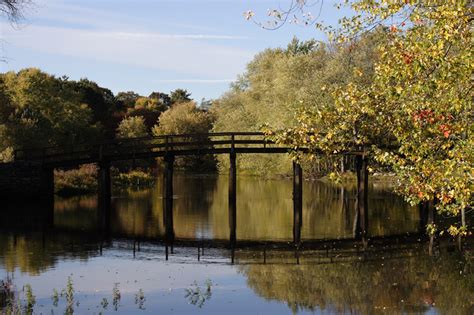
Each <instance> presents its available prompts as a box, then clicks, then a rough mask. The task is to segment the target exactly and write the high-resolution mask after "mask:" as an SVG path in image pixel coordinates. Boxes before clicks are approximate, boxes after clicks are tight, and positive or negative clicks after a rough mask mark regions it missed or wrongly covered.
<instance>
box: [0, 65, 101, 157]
mask: <svg viewBox="0 0 474 315" xmlns="http://www.w3.org/2000/svg"><path fill="white" fill-rule="evenodd" d="M0 82H2V84H1V86H0V88H1V90H3V92H2V93H0V94H1V95H3V96H2V97H6V102H5V103H2V107H3V108H4V110H3V109H2V111H1V115H2V118H1V119H0V125H1V126H0V130H3V131H2V138H1V139H0V140H1V142H2V146H3V147H11V148H13V149H19V148H31V147H42V146H51V145H59V146H70V145H73V144H75V143H83V142H88V141H91V139H95V138H97V136H98V135H99V132H100V127H99V126H97V125H95V124H93V123H92V111H91V110H90V108H89V106H88V105H87V104H84V103H81V102H80V101H79V95H78V94H77V93H75V91H71V90H69V91H65V90H64V89H62V87H63V82H62V80H59V79H57V78H56V77H54V76H51V75H49V74H47V73H44V72H42V71H40V70H38V69H35V68H29V69H24V70H21V71H19V72H18V73H15V72H7V73H5V74H0Z"/></svg>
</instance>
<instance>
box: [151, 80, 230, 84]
mask: <svg viewBox="0 0 474 315" xmlns="http://www.w3.org/2000/svg"><path fill="white" fill-rule="evenodd" d="M233 81H235V80H232V79H215V80H214V79H212V80H206V79H176V80H175V79H163V80H155V81H154V82H157V83H203V84H214V83H230V82H233Z"/></svg>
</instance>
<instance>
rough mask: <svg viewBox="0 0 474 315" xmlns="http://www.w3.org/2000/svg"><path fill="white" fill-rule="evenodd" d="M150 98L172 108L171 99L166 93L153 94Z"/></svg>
mask: <svg viewBox="0 0 474 315" xmlns="http://www.w3.org/2000/svg"><path fill="white" fill-rule="evenodd" d="M148 98H151V99H156V100H158V101H159V102H160V103H161V104H163V105H164V106H165V107H170V106H171V103H172V102H171V97H170V96H169V95H168V94H166V93H161V92H152V93H151V94H150V95H149V96H148Z"/></svg>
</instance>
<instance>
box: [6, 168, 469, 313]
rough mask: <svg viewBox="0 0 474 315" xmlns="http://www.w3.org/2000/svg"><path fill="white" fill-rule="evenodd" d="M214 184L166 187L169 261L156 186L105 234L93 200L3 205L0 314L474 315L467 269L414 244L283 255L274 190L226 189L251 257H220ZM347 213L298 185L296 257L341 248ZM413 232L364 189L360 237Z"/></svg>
mask: <svg viewBox="0 0 474 315" xmlns="http://www.w3.org/2000/svg"><path fill="white" fill-rule="evenodd" d="M227 183H228V178H227V177H225V176H210V175H209V176H197V175H194V176H190V175H184V174H177V175H176V176H175V180H174V196H173V225H174V234H175V239H176V244H175V245H174V248H173V249H172V251H171V249H168V248H167V247H165V246H164V243H163V242H162V240H163V238H164V236H165V230H166V229H165V227H164V223H163V207H162V204H163V200H162V197H161V192H162V182H161V181H160V180H159V181H158V182H157V183H156V185H155V186H154V187H153V188H151V189H142V190H139V191H132V190H129V191H114V194H113V199H112V210H111V212H110V215H109V216H108V218H107V220H105V221H106V222H107V224H106V225H107V226H106V228H104V220H103V219H101V215H100V212H99V211H98V210H97V198H96V196H94V195H92V196H79V197H69V198H60V197H56V200H55V204H54V212H52V211H51V212H48V211H47V210H44V209H40V207H39V206H38V205H34V204H28V203H26V204H25V203H23V202H18V203H14V204H9V205H6V206H5V207H3V210H2V212H1V213H0V215H1V217H0V218H1V223H0V232H1V233H0V280H2V281H3V287H4V288H8V289H0V311H3V312H6V310H7V308H8V306H7V304H8V303H10V304H12V302H11V300H14V303H13V304H15V305H18V301H17V300H18V297H19V298H20V304H21V307H24V308H28V301H27V298H26V297H25V296H26V295H27V294H26V292H27V291H28V286H27V285H30V286H31V288H32V291H33V295H34V296H35V303H34V305H31V297H30V299H29V301H30V306H31V308H33V309H34V313H35V314H36V313H37V314H39V313H43V314H45V313H48V314H50V313H55V314H57V313H64V312H65V311H66V312H67V311H69V312H70V313H71V312H72V311H74V313H75V314H94V313H95V314H99V313H102V314H106V313H116V312H119V313H121V314H140V313H144V314H145V313H150V314H190V313H201V314H224V313H226V314H243V313H246V314H292V313H298V314H323V313H324V314H327V313H330V314H333V313H356V314H359V313H360V314H367V313H380V314H385V313H393V314H395V313H410V312H414V313H425V312H427V313H443V314H444V313H453V314H454V313H455V314H472V313H474V279H473V276H472V271H473V270H472V268H473V262H474V261H473V260H472V258H470V256H469V255H466V254H465V255H461V254H459V253H458V252H456V250H453V246H451V245H450V244H447V245H446V246H441V245H440V246H439V248H438V250H437V251H436V255H435V256H434V257H430V256H428V255H427V248H426V244H425V243H424V242H410V243H407V244H404V243H401V244H399V243H395V244H394V243H391V244H390V245H387V246H383V247H369V249H368V250H367V251H360V250H358V249H357V250H351V248H350V246H349V248H347V247H344V248H339V249H333V248H331V247H328V248H327V249H326V250H321V249H318V250H316V249H307V250H301V251H298V252H295V251H294V250H293V249H292V248H291V246H290V245H288V244H291V241H292V237H293V236H292V235H293V234H292V233H293V232H292V231H293V209H292V206H293V203H292V183H291V181H288V180H283V179H278V180H264V179H258V178H255V177H239V178H238V182H237V242H239V241H241V242H248V243H249V244H251V243H252V242H254V243H259V244H260V245H259V246H258V247H252V246H245V247H242V248H240V247H239V248H237V249H236V250H235V252H233V253H231V252H232V251H231V250H230V249H228V248H226V246H225V243H226V240H228V237H229V223H228V213H227V211H228V206H227V203H228V199H227ZM354 202H355V187H354V186H353V185H350V184H348V185H344V186H337V185H335V184H331V183H325V182H320V181H315V182H305V183H304V187H303V225H302V232H301V238H302V241H303V244H305V243H308V244H309V243H312V242H316V241H318V240H334V241H341V240H346V239H351V238H352V235H353V226H354ZM418 226H419V213H418V209H417V208H416V207H411V206H409V205H408V204H406V203H405V202H404V201H403V200H402V199H400V198H399V197H398V196H396V195H394V194H393V193H391V190H390V187H389V185H387V184H384V183H377V182H375V183H371V184H370V190H369V235H370V236H371V237H388V236H393V235H399V236H403V235H413V233H416V232H417V231H418ZM180 241H181V243H180ZM214 244H216V245H215V246H214ZM217 244H219V245H217ZM222 244H224V245H222ZM278 244H280V245H278ZM282 244H283V245H284V244H287V245H288V246H286V247H285V246H282ZM329 244H331V243H330V242H329ZM277 245H278V246H277ZM168 250H169V253H168V256H167V255H166V252H167V251H168ZM231 256H233V259H231ZM68 279H70V285H69V290H68V289H67V281H68ZM72 288H73V289H74V294H72V295H71V292H72V291H71V289H72ZM63 289H65V290H64V291H63V294H61V291H62V290H63ZM54 290H56V291H57V292H58V293H57V295H56V294H55V293H54ZM68 291H69V294H68ZM71 296H72V298H71ZM9 301H10V302H9ZM10 307H12V306H10ZM13 307H18V306H13Z"/></svg>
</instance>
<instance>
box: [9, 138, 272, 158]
mask: <svg viewBox="0 0 474 315" xmlns="http://www.w3.org/2000/svg"><path fill="white" fill-rule="evenodd" d="M264 135H265V134H264V133H262V132H240V131H238V132H215V133H193V134H167V135H158V136H147V137H136V138H120V139H110V140H106V141H101V142H93V143H82V144H75V145H69V146H66V147H61V146H48V147H41V148H26V149H17V150H15V151H14V157H15V160H28V158H27V156H30V157H31V158H32V159H44V158H48V157H54V156H63V155H64V156H66V155H68V154H69V155H71V154H81V153H82V154H86V153H88V152H93V151H96V152H99V151H101V150H103V149H106V150H107V149H108V147H109V148H110V146H120V145H125V146H126V147H129V145H136V144H137V143H139V144H142V146H145V147H146V144H149V143H152V142H153V141H156V140H158V141H159V140H164V142H158V143H154V144H153V145H152V147H154V148H161V147H167V148H168V149H172V148H175V147H179V146H195V145H225V144H249V145H250V144H271V143H272V142H271V141H268V140H266V139H265V138H264ZM255 136H258V137H261V140H260V139H258V140H255V139H254V140H250V139H247V140H242V139H236V137H255ZM217 137H229V138H230V139H229V140H220V141H217V140H215V141H213V140H211V139H212V138H217ZM203 138H207V139H209V140H208V141H203ZM179 139H186V140H187V141H181V142H175V141H176V140H179Z"/></svg>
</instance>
